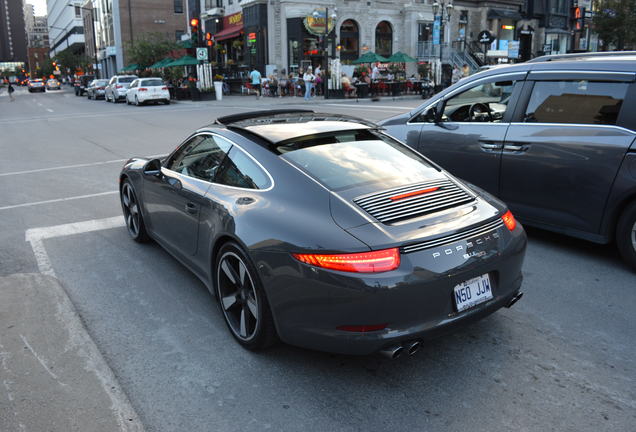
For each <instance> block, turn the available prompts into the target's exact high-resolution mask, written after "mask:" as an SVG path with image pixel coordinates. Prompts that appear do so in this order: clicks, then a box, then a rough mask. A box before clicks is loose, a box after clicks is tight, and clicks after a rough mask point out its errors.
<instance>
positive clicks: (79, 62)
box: [42, 48, 93, 74]
mask: <svg viewBox="0 0 636 432" xmlns="http://www.w3.org/2000/svg"><path fill="white" fill-rule="evenodd" d="M53 62H55V63H57V65H58V66H59V67H60V70H62V71H63V72H64V73H66V70H67V69H70V71H71V73H72V74H74V73H76V72H87V71H88V70H89V69H92V64H93V59H91V58H89V57H87V56H86V55H84V54H83V53H82V52H78V51H73V50H72V49H71V48H67V49H65V50H63V51H60V52H59V53H57V54H55V57H53V58H52V59H50V61H49V64H51V65H52V64H53ZM42 69H44V68H42ZM51 73H52V72H51Z"/></svg>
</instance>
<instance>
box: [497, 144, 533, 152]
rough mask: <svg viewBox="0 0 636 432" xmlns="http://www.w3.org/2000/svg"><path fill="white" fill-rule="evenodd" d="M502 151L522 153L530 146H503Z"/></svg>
mask: <svg viewBox="0 0 636 432" xmlns="http://www.w3.org/2000/svg"><path fill="white" fill-rule="evenodd" d="M503 149H504V150H506V151H511V152H517V153H523V152H527V151H528V150H529V149H530V146H529V145H526V144H506V145H504V146H503Z"/></svg>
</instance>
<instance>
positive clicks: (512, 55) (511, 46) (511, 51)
mask: <svg viewBox="0 0 636 432" xmlns="http://www.w3.org/2000/svg"><path fill="white" fill-rule="evenodd" d="M508 58H509V59H518V58H519V41H509V42H508Z"/></svg>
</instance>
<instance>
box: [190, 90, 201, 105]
mask: <svg viewBox="0 0 636 432" xmlns="http://www.w3.org/2000/svg"><path fill="white" fill-rule="evenodd" d="M190 96H192V101H193V102H196V101H200V100H201V92H200V91H199V89H198V88H196V87H191V88H190Z"/></svg>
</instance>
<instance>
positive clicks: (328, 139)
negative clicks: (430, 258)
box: [278, 130, 431, 191]
mask: <svg viewBox="0 0 636 432" xmlns="http://www.w3.org/2000/svg"><path fill="white" fill-rule="evenodd" d="M347 134H348V135H351V134H357V135H363V136H362V137H361V138H363V139H362V140H350V141H347V140H343V138H345V136H346V135H347ZM347 134H341V133H340V134H336V135H335V136H334V134H330V135H328V136H313V137H303V138H300V139H299V140H295V141H296V148H295V149H294V148H293V146H292V145H291V143H289V144H287V145H286V146H285V147H284V149H285V150H286V151H282V153H283V154H282V155H281V157H282V158H283V159H285V160H288V161H290V162H291V163H293V164H294V165H296V166H297V167H298V168H300V169H302V170H303V171H305V172H306V173H307V174H309V175H310V176H312V177H313V178H315V179H316V180H318V181H319V182H321V183H322V184H324V185H325V186H326V187H327V188H329V189H331V190H333V191H339V190H344V189H349V188H352V187H356V186H359V185H362V184H370V183H375V182H386V181H389V180H392V179H398V178H399V179H401V180H403V181H404V183H405V184H408V183H415V182H417V181H421V180H422V179H423V178H425V176H424V171H426V170H427V169H429V168H431V165H430V164H429V163H428V162H427V161H426V160H425V159H423V158H422V157H421V156H419V155H418V154H417V153H415V152H413V151H411V150H409V149H408V148H406V147H404V146H403V145H401V144H399V143H397V142H396V141H394V140H392V139H391V138H389V137H387V136H385V135H382V134H377V133H373V132H371V131H368V130H366V131H347ZM338 135H339V136H338ZM364 138H369V139H364ZM320 141H323V142H320ZM278 149H279V150H281V146H278Z"/></svg>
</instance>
